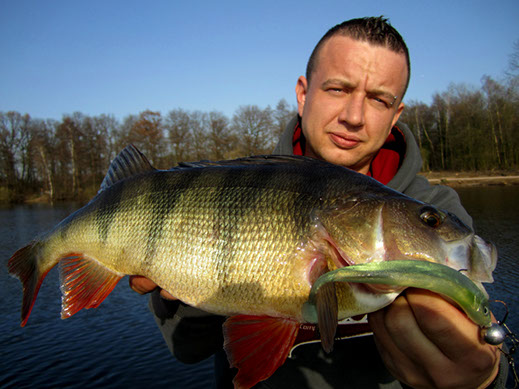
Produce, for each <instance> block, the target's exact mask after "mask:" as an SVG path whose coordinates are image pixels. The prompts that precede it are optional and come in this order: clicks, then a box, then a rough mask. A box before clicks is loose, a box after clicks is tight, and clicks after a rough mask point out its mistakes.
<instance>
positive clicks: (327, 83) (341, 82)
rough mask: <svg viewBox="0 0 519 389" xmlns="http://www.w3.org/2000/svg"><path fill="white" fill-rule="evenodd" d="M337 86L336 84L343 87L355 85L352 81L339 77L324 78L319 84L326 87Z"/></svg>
mask: <svg viewBox="0 0 519 389" xmlns="http://www.w3.org/2000/svg"><path fill="white" fill-rule="evenodd" d="M332 85H333V86H337V85H340V86H343V87H346V88H354V87H355V85H354V84H353V83H352V82H349V81H347V80H343V79H340V78H329V79H328V80H326V81H325V82H323V83H322V84H321V87H323V88H326V87H328V86H332Z"/></svg>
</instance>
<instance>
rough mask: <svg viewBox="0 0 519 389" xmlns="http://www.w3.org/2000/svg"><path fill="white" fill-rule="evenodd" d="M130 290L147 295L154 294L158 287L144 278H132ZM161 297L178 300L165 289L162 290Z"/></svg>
mask: <svg viewBox="0 0 519 389" xmlns="http://www.w3.org/2000/svg"><path fill="white" fill-rule="evenodd" d="M130 288H132V289H133V290H134V291H135V292H137V293H139V294H146V293H150V292H153V291H154V290H155V289H157V288H158V285H157V284H156V283H154V282H153V281H151V280H150V279H148V278H146V277H143V276H130ZM160 295H161V297H162V298H165V299H166V300H177V299H176V298H175V297H173V296H172V295H171V294H170V293H169V292H166V291H165V290H164V289H161V290H160Z"/></svg>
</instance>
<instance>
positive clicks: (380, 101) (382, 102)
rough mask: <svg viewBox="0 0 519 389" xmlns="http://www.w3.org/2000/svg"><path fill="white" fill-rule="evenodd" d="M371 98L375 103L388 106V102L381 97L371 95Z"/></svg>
mask: <svg viewBox="0 0 519 389" xmlns="http://www.w3.org/2000/svg"><path fill="white" fill-rule="evenodd" d="M371 100H373V101H374V102H375V103H376V104H380V105H383V106H384V107H389V104H388V102H387V101H385V100H384V99H381V98H380V97H376V96H374V97H372V98H371Z"/></svg>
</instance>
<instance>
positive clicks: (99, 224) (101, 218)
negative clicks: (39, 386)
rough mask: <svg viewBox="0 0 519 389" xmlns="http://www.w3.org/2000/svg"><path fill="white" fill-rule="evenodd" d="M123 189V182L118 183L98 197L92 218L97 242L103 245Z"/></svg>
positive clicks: (119, 203) (117, 208)
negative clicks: (97, 237)
mask: <svg viewBox="0 0 519 389" xmlns="http://www.w3.org/2000/svg"><path fill="white" fill-rule="evenodd" d="M125 187H126V185H125V182H124V181H119V182H118V183H117V184H115V185H112V186H111V187H109V188H107V189H105V190H103V191H102V192H101V193H99V195H98V196H99V200H98V207H97V211H96V213H95V216H94V224H95V226H96V228H97V231H98V234H99V241H100V242H101V243H103V244H104V243H106V240H107V239H108V233H109V232H110V228H111V226H112V223H113V221H114V219H115V216H116V215H117V212H118V210H119V207H120V205H121V199H122V197H123V193H124V190H125Z"/></svg>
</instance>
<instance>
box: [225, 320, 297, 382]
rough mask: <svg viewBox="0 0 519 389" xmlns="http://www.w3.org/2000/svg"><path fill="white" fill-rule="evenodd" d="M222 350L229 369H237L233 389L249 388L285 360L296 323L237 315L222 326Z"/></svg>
mask: <svg viewBox="0 0 519 389" xmlns="http://www.w3.org/2000/svg"><path fill="white" fill-rule="evenodd" d="M223 328H224V338H225V343H224V349H225V352H226V353H227V358H228V359H229V363H230V364H231V367H236V368H238V374H236V377H235V378H234V380H233V383H234V387H235V388H250V387H252V386H254V385H256V384H257V383H258V382H260V381H263V380H265V379H267V378H268V377H270V376H271V375H272V374H273V373H274V372H275V371H276V370H277V369H278V368H279V367H280V366H281V365H282V364H283V363H284V362H285V360H286V358H287V356H288V353H289V352H290V349H291V347H292V344H293V343H294V341H295V339H296V337H297V332H298V330H299V323H298V322H296V321H294V320H290V319H283V318H276V317H269V316H246V315H238V316H232V317H230V318H228V319H227V320H226V321H225V323H224V325H223Z"/></svg>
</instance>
